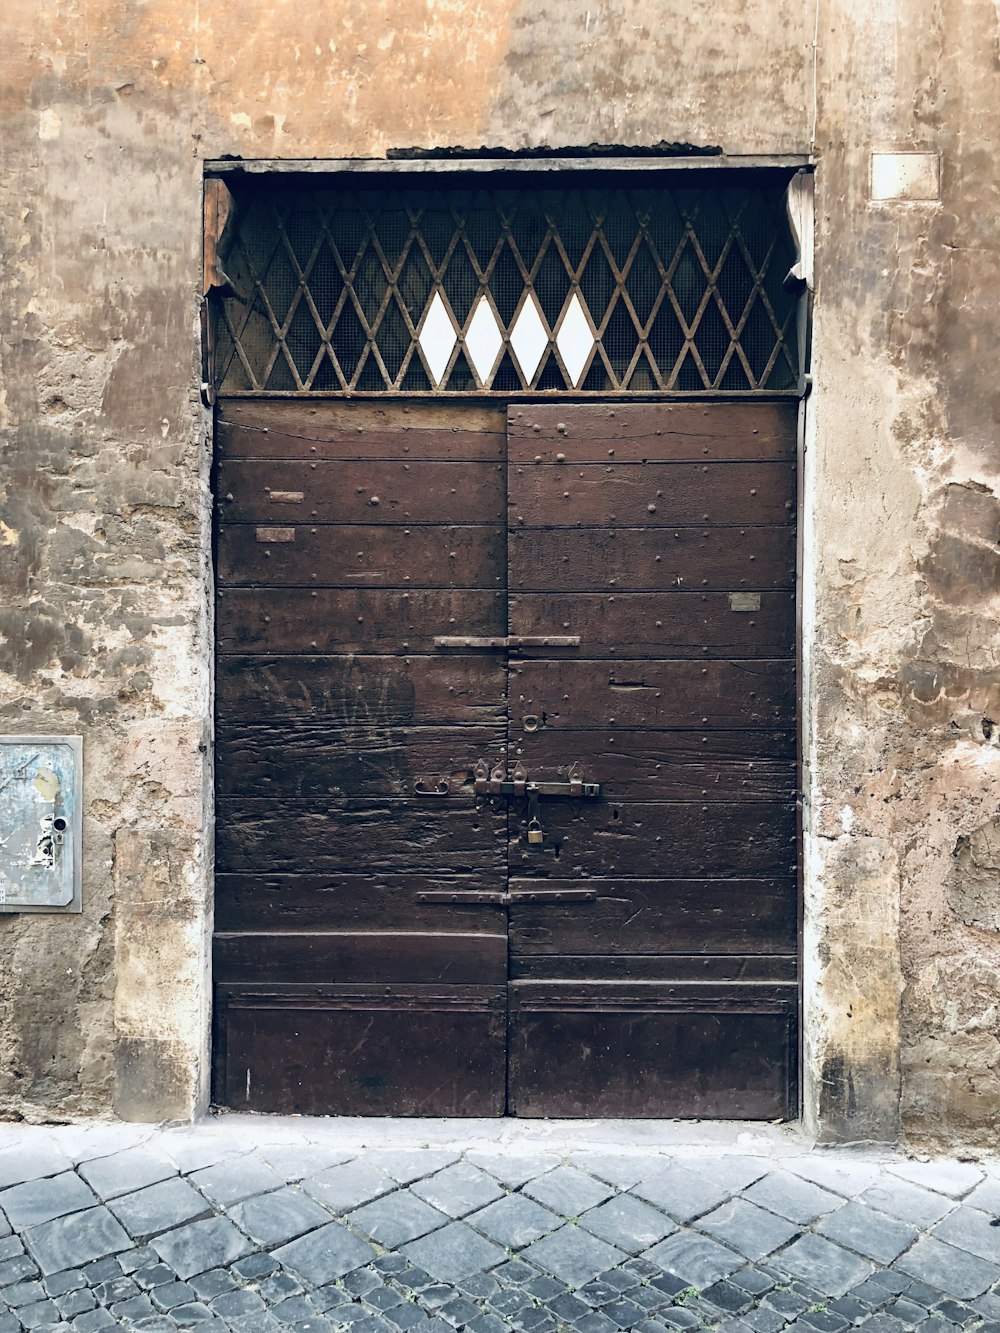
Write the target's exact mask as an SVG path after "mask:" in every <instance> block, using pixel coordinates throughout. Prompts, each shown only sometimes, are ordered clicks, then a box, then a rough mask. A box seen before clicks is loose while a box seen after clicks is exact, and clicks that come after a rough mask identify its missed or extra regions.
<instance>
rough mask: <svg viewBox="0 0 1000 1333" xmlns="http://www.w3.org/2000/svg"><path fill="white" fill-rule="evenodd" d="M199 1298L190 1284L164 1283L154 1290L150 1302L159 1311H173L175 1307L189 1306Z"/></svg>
mask: <svg viewBox="0 0 1000 1333" xmlns="http://www.w3.org/2000/svg"><path fill="white" fill-rule="evenodd" d="M197 1297H198V1293H197V1292H196V1291H195V1289H194V1287H192V1286H191V1284H190V1283H188V1282H164V1283H163V1284H162V1286H158V1287H154V1288H153V1289H152V1295H151V1296H150V1300H151V1301H152V1302H153V1304H154V1305H155V1306H156V1308H157V1309H158V1310H172V1309H173V1308H174V1306H175V1305H187V1304H188V1303H189V1302H190V1301H193V1300H196V1299H197Z"/></svg>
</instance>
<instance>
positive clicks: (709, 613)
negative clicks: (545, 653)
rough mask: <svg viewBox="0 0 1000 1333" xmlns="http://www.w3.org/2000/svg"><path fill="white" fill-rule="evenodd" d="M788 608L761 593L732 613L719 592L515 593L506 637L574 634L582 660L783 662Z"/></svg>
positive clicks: (777, 595)
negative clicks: (756, 605) (751, 607)
mask: <svg viewBox="0 0 1000 1333" xmlns="http://www.w3.org/2000/svg"><path fill="white" fill-rule="evenodd" d="M794 606H795V602H794V597H793V595H792V594H791V593H785V592H763V593H761V594H760V609H759V610H757V611H752V612H746V611H734V610H733V609H732V604H731V602H730V599H729V597H728V596H727V595H726V594H725V593H719V592H715V593H712V592H710V593H697V592H625V593H613V594H606V595H602V594H596V593H572V592H563V593H543V592H538V593H528V592H518V593H512V594H511V597H510V611H509V621H510V633H511V634H520V635H541V636H544V635H546V634H550V635H555V634H579V636H580V640H581V643H580V648H579V650H578V651H577V652H576V653H575V655H577V656H580V657H654V658H664V657H698V658H709V657H745V658H758V657H785V656H790V655H791V653H792V651H793V649H794V643H795V614H794ZM476 632H477V633H478V632H479V631H476ZM566 652H573V650H564V651H563V653H562V654H561V655H565V654H566Z"/></svg>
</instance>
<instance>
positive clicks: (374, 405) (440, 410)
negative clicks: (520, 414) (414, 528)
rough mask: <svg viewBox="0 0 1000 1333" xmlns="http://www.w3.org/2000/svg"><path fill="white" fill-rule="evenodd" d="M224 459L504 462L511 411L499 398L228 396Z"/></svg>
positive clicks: (222, 429)
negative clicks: (416, 403) (415, 403)
mask: <svg viewBox="0 0 1000 1333" xmlns="http://www.w3.org/2000/svg"><path fill="white" fill-rule="evenodd" d="M215 438H216V454H217V456H218V457H219V458H304V459H307V460H308V461H310V462H312V461H314V460H317V459H321V458H347V459H351V458H410V459H417V458H420V459H429V458H440V459H482V460H486V461H488V460H496V461H500V460H501V459H502V458H503V457H504V454H505V452H506V412H505V410H504V408H503V407H501V406H497V405H495V404H492V403H480V404H472V403H421V405H420V407H419V408H416V409H414V408H412V407H411V406H410V405H409V404H401V403H390V402H385V401H383V402H381V403H378V402H345V401H341V402H338V401H336V400H334V399H311V400H310V401H309V402H298V403H294V402H281V401H280V400H277V399H272V400H270V401H267V400H256V401H253V402H248V401H247V400H239V399H224V400H222V401H221V402H220V403H219V407H218V413H217V422H216V437H215Z"/></svg>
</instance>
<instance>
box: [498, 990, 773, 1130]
mask: <svg viewBox="0 0 1000 1333" xmlns="http://www.w3.org/2000/svg"><path fill="white" fill-rule="evenodd" d="M632 989H633V991H639V992H640V994H638V995H636V994H633V996H631V997H628V1000H627V1002H626V995H625V994H624V993H623V992H622V991H621V990H620V989H619V991H618V993H617V994H616V993H615V992H614V991H611V990H609V989H607V988H603V987H587V988H585V989H582V990H581V989H580V988H579V987H577V988H576V990H575V991H574V983H571V982H568V983H562V984H559V985H558V991H557V993H556V994H554V993H553V990H554V988H553V987H551V986H550V987H548V988H547V989H546V988H544V987H543V986H541V985H539V983H533V982H520V983H515V984H514V985H513V986H512V987H511V989H510V1003H511V1010H510V1057H509V1059H510V1064H509V1073H508V1096H509V1102H508V1110H509V1112H510V1113H511V1114H514V1115H519V1116H529V1117H530V1116H567V1117H572V1116H587V1117H590V1116H616V1117H617V1116H625V1117H657V1118H659V1117H664V1116H699V1117H706V1118H714V1117H723V1118H727V1119H774V1118H779V1117H787V1116H792V1115H794V1114H795V1113H796V1109H797V1107H796V1067H797V1060H798V1043H797V1037H796V1016H795V999H794V990H793V989H792V993H791V994H789V995H787V997H785V998H782V997H781V996H780V995H773V996H771V995H765V993H764V988H761V989H760V990H756V991H755V990H754V988H753V987H752V986H747V985H744V986H741V987H732V988H730V989H732V990H734V991H737V992H738V995H737V996H733V997H730V996H727V995H725V994H724V993H722V992H723V991H724V990H725V987H724V985H723V983H717V984H716V985H715V986H713V987H712V988H711V993H706V992H707V991H708V989H709V988H707V987H699V986H696V985H692V986H689V987H682V986H674V987H671V988H669V989H670V990H671V991H672V992H673V994H668V993H667V989H668V988H667V986H666V983H662V982H661V983H652V984H645V985H644V984H642V983H634V984H633V988H632ZM767 990H773V988H767Z"/></svg>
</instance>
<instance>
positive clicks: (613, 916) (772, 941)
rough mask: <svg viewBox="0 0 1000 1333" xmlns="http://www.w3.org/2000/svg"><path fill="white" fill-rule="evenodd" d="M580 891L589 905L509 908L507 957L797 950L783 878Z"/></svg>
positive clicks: (791, 889) (626, 883) (518, 882)
mask: <svg viewBox="0 0 1000 1333" xmlns="http://www.w3.org/2000/svg"><path fill="white" fill-rule="evenodd" d="M672 869H673V868H672V867H671V870H672ZM581 886H582V887H586V888H588V889H591V890H593V891H594V892H596V894H597V897H596V900H595V901H594V902H593V903H585V904H579V903H557V902H549V903H545V904H532V903H516V904H514V905H512V906H511V908H510V947H511V954H512V956H517V955H533V954H545V955H552V954H565V955H582V954H589V955H593V956H597V957H608V956H611V957H616V956H618V955H639V954H642V955H646V954H665V953H694V952H699V953H711V954H715V955H718V954H741V955H742V954H748V955H755V954H767V955H771V954H788V953H795V951H796V941H797V931H796V915H795V895H796V884H795V876H794V875H792V874H788V873H787V872H786V874H785V875H784V876H781V877H779V878H775V879H691V880H684V879H623V878H611V879H607V880H602V879H588V880H586V881H581ZM510 887H511V893H512V894H514V895H515V896H516V895H517V894H518V893H520V892H524V891H528V892H530V891H531V889H532V888H537V887H538V881H537V880H535V879H512V880H511V885H510ZM566 887H570V883H569V882H567V884H566Z"/></svg>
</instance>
